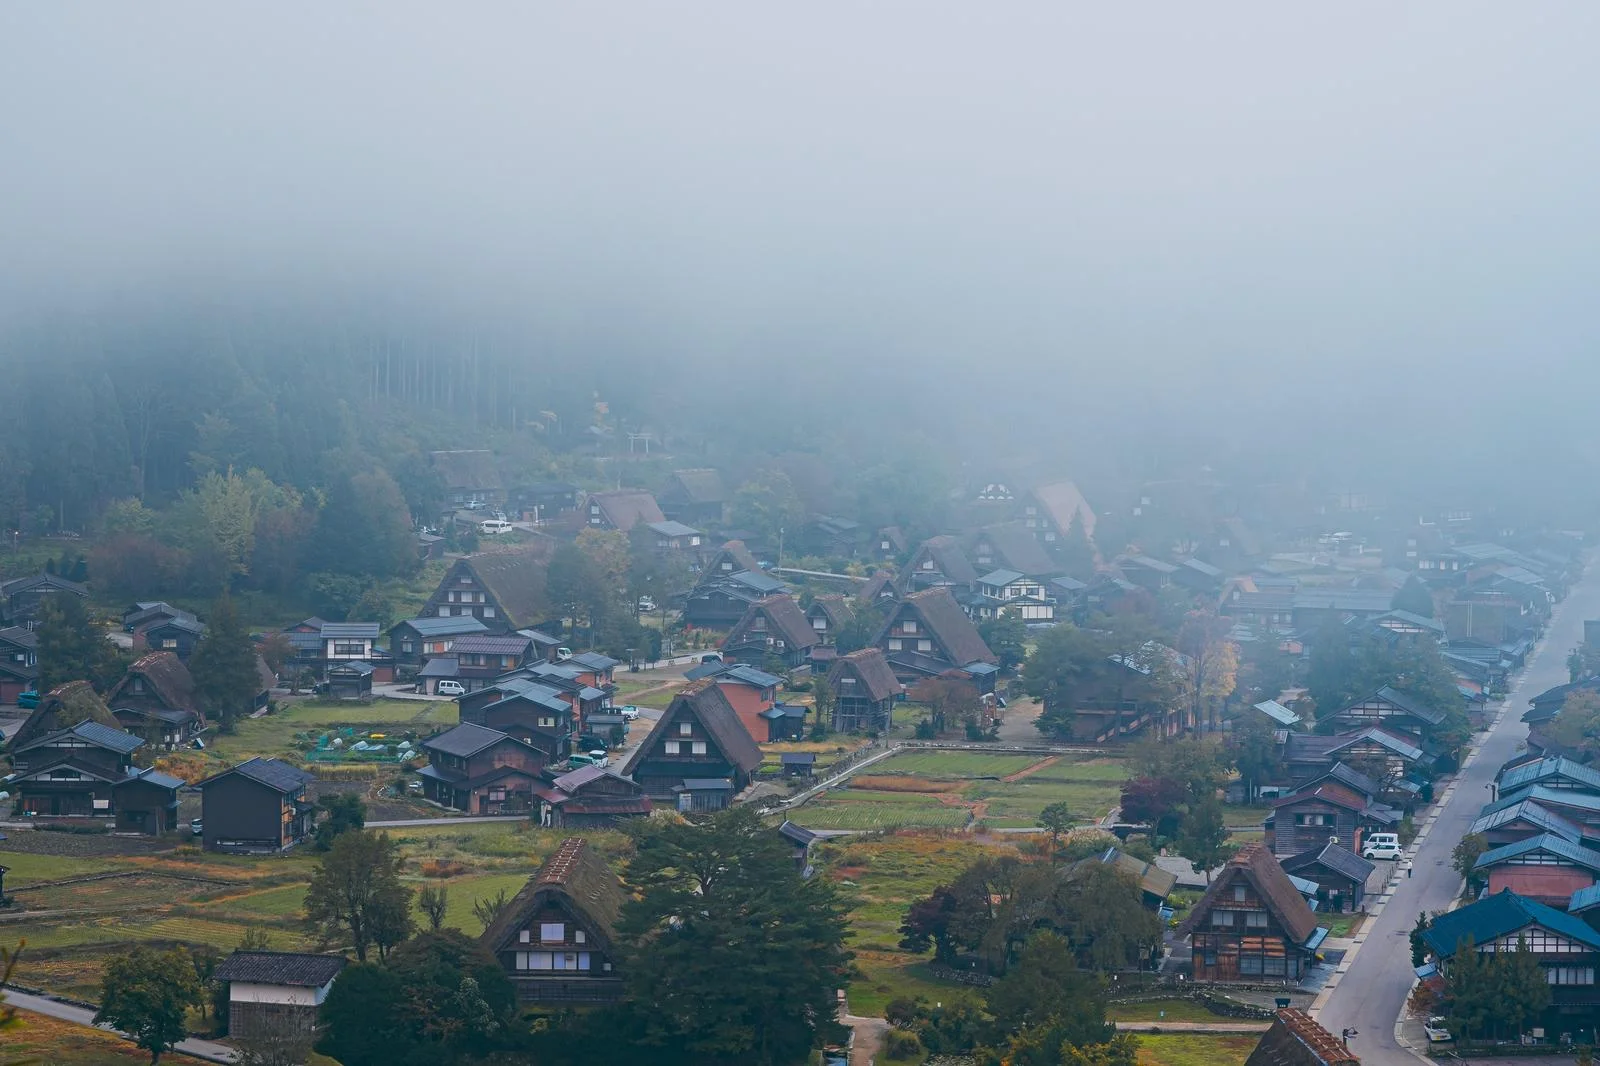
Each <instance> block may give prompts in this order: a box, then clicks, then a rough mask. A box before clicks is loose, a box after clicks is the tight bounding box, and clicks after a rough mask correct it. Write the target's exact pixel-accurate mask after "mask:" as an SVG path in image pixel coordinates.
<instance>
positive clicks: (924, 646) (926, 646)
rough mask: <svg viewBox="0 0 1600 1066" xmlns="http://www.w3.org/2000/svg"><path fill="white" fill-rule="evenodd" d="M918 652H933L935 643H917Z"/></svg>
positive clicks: (924, 641)
mask: <svg viewBox="0 0 1600 1066" xmlns="http://www.w3.org/2000/svg"><path fill="white" fill-rule="evenodd" d="M917 650H918V651H932V650H933V641H931V640H919V641H917Z"/></svg>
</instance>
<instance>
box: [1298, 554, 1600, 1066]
mask: <svg viewBox="0 0 1600 1066" xmlns="http://www.w3.org/2000/svg"><path fill="white" fill-rule="evenodd" d="M1595 617H1600V578H1597V577H1596V576H1595V575H1594V574H1593V573H1592V572H1591V573H1590V574H1589V575H1588V576H1586V577H1585V579H1584V580H1583V581H1582V582H1581V583H1580V584H1578V585H1577V586H1576V587H1575V588H1573V589H1572V591H1571V593H1570V594H1569V595H1568V596H1567V598H1566V599H1565V600H1564V601H1563V602H1562V603H1560V604H1559V605H1557V607H1556V609H1555V613H1554V615H1553V617H1552V618H1551V621H1550V627H1549V629H1548V630H1547V631H1546V634H1545V637H1544V639H1543V640H1542V641H1541V642H1540V644H1539V646H1538V648H1537V649H1536V650H1535V651H1534V654H1533V655H1532V656H1531V657H1530V659H1529V662H1528V666H1527V669H1525V670H1524V671H1523V672H1522V674H1521V675H1520V676H1519V677H1518V678H1516V680H1515V681H1514V682H1513V684H1512V690H1511V693H1510V695H1509V696H1508V697H1507V698H1506V701H1505V704H1504V709H1503V711H1502V712H1501V716H1500V718H1499V720H1498V722H1497V723H1496V724H1495V725H1494V726H1493V728H1492V729H1491V730H1490V731H1489V732H1488V733H1487V734H1480V743H1479V747H1478V749H1477V751H1476V753H1475V754H1474V755H1473V756H1471V758H1470V761H1469V762H1468V763H1467V765H1466V766H1465V768H1464V769H1463V770H1462V771H1461V773H1460V774H1459V775H1458V776H1457V778H1456V781H1455V783H1454V785H1453V786H1451V787H1450V788H1449V789H1448V790H1447V791H1446V793H1445V794H1444V795H1443V797H1442V799H1441V803H1440V805H1439V810H1438V813H1437V816H1436V817H1435V818H1434V819H1432V825H1431V826H1428V825H1427V824H1426V822H1425V823H1424V826H1423V827H1422V828H1423V829H1424V831H1425V833H1426V835H1425V836H1424V837H1423V838H1422V840H1421V843H1420V844H1419V845H1418V846H1417V848H1416V851H1415V854H1414V856H1413V865H1414V873H1413V876H1412V877H1411V878H1409V879H1407V878H1405V877H1403V876H1402V877H1401V878H1400V879H1399V880H1398V881H1396V882H1395V883H1394V888H1393V890H1392V893H1390V894H1386V896H1385V902H1384V905H1383V909H1382V912H1381V913H1380V914H1379V915H1378V916H1377V917H1376V918H1374V919H1372V920H1370V921H1369V922H1368V923H1367V926H1366V929H1365V932H1364V934H1363V935H1362V936H1360V937H1358V938H1357V944H1358V947H1357V948H1356V950H1355V951H1354V952H1353V955H1354V959H1353V961H1352V960H1351V959H1349V958H1348V957H1347V959H1346V962H1345V963H1344V964H1342V968H1343V969H1344V972H1343V973H1341V974H1339V975H1338V976H1337V977H1336V978H1335V981H1334V982H1333V983H1331V985H1330V990H1328V991H1325V992H1324V993H1323V994H1322V995H1320V996H1319V997H1318V999H1317V1003H1316V1004H1315V1005H1314V1007H1313V1013H1314V1015H1315V1016H1316V1018H1317V1020H1318V1021H1319V1022H1321V1023H1322V1025H1323V1026H1324V1027H1325V1028H1326V1029H1328V1030H1329V1031H1330V1032H1332V1033H1334V1034H1336V1035H1337V1034H1338V1033H1339V1032H1340V1031H1341V1030H1343V1029H1345V1028H1354V1029H1355V1030H1357V1032H1358V1034H1359V1035H1357V1036H1355V1037H1352V1038H1351V1043H1350V1048H1351V1050H1352V1051H1353V1052H1355V1053H1356V1054H1357V1055H1358V1056H1359V1057H1360V1058H1361V1060H1362V1062H1363V1063H1365V1064H1367V1066H1405V1064H1407V1063H1415V1062H1416V1061H1417V1056H1415V1055H1414V1054H1413V1052H1412V1051H1411V1050H1408V1049H1407V1047H1406V1046H1404V1045H1402V1043H1401V1042H1400V1041H1399V1040H1397V1035H1398V1034H1397V1026H1396V1019H1397V1017H1398V1016H1399V1015H1400V1013H1401V1011H1402V1010H1403V1009H1404V1007H1405V1002H1406V998H1407V996H1408V995H1409V994H1410V991H1411V986H1412V982H1413V972H1412V966H1411V945H1410V940H1409V937H1408V934H1409V933H1410V931H1411V928H1412V926H1413V925H1414V924H1415V923H1416V920H1417V914H1418V913H1419V912H1421V911H1430V912H1431V911H1437V910H1444V909H1446V908H1448V907H1449V906H1450V904H1451V902H1452V901H1453V900H1454V899H1455V897H1456V893H1457V891H1458V889H1459V888H1460V885H1461V878H1460V876H1459V875H1457V873H1456V872H1455V870H1453V869H1451V866H1450V853H1451V850H1452V849H1453V848H1454V847H1455V846H1456V843H1457V842H1458V841H1460V839H1461V837H1462V836H1463V835H1464V834H1465V833H1466V831H1467V829H1468V827H1470V826H1471V824H1472V822H1473V820H1474V819H1475V818H1476V817H1477V814H1478V810H1479V808H1481V807H1482V806H1483V804H1485V803H1487V802H1489V801H1490V799H1491V790H1490V785H1491V784H1492V783H1493V781H1494V779H1495V772H1496V771H1497V770H1498V769H1499V767H1500V765H1501V764H1502V763H1504V762H1505V761H1506V760H1507V759H1509V758H1510V757H1511V756H1512V755H1513V754H1514V753H1515V752H1516V750H1517V748H1518V747H1519V746H1520V745H1522V743H1523V742H1524V741H1525V740H1526V738H1527V735H1528V727H1527V726H1525V725H1523V724H1522V721H1521V717H1522V713H1523V712H1524V711H1525V710H1527V707H1528V699H1529V698H1530V697H1532V696H1535V695H1537V694H1538V693H1540V692H1543V691H1544V690H1545V689H1547V688H1550V687H1552V686H1554V685H1560V684H1565V683H1566V681H1567V680H1568V676H1567V665H1566V658H1567V652H1568V651H1570V650H1571V649H1572V648H1573V646H1574V645H1576V644H1578V643H1579V642H1580V641H1581V640H1582V639H1583V620H1584V619H1585V618H1595ZM1410 1028H1412V1029H1416V1031H1417V1035H1418V1037H1419V1038H1420V1035H1421V1033H1420V1028H1419V1027H1415V1026H1412V1027H1410ZM1551 1035H1552V1036H1553V1037H1554V1036H1559V1034H1551ZM1408 1042H1409V1041H1408ZM1418 1047H1419V1048H1420V1044H1418Z"/></svg>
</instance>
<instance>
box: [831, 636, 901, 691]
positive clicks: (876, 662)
mask: <svg viewBox="0 0 1600 1066" xmlns="http://www.w3.org/2000/svg"><path fill="white" fill-rule="evenodd" d="M846 673H853V674H854V675H855V676H856V677H858V678H860V679H861V684H862V686H863V687H865V689H866V693H865V695H866V697H867V698H868V699H870V700H871V701H872V702H874V703H879V702H881V701H883V700H886V699H889V698H890V697H892V696H897V695H899V693H900V679H899V678H897V677H895V676H894V669H893V668H892V667H891V666H890V665H889V660H887V659H885V658H884V657H883V652H882V651H880V650H879V649H877V648H862V649H860V650H859V651H853V652H851V653H850V654H849V655H842V656H840V657H839V658H837V659H835V660H834V662H833V667H832V669H830V670H829V671H828V677H827V682H826V684H827V685H828V687H830V688H833V689H835V690H837V689H838V687H839V679H840V678H841V677H844V676H845V674H846Z"/></svg>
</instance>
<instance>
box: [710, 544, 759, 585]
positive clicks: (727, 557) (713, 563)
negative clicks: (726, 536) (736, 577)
mask: <svg viewBox="0 0 1600 1066" xmlns="http://www.w3.org/2000/svg"><path fill="white" fill-rule="evenodd" d="M725 562H727V563H732V564H733V565H732V567H731V568H730V569H723V566H722V564H723V563H725ZM741 570H753V571H755V572H757V573H760V572H761V564H760V563H758V562H756V557H755V556H754V555H751V554H750V549H749V548H747V547H745V545H744V541H742V540H730V541H728V542H727V543H726V544H724V545H723V546H722V547H721V548H718V549H717V554H715V555H713V556H712V557H711V560H710V562H708V563H706V566H705V571H704V573H705V574H706V579H707V580H710V579H712V578H715V577H717V576H718V575H727V574H737V573H738V572H739V571H741Z"/></svg>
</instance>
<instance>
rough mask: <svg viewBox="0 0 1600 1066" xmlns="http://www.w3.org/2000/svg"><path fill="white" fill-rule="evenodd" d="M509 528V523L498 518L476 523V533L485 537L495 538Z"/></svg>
mask: <svg viewBox="0 0 1600 1066" xmlns="http://www.w3.org/2000/svg"><path fill="white" fill-rule="evenodd" d="M510 528H511V523H510V522H506V521H504V520H502V519H499V518H491V519H489V520H488V521H487V522H479V523H478V532H479V533H482V534H483V535H484V536H486V537H493V536H497V535H498V534H501V533H504V532H505V531H506V530H508V529H510Z"/></svg>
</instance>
